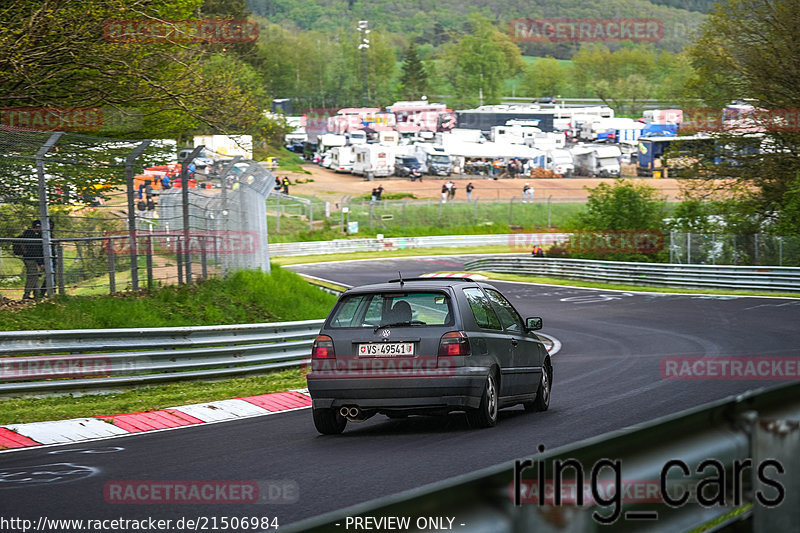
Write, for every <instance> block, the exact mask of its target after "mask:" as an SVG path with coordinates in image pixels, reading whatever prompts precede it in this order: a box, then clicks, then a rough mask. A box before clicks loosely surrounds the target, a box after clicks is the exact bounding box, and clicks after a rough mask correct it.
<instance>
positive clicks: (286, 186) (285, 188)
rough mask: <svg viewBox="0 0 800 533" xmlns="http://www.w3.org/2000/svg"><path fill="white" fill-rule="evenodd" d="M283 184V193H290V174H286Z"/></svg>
mask: <svg viewBox="0 0 800 533" xmlns="http://www.w3.org/2000/svg"><path fill="white" fill-rule="evenodd" d="M281 184H282V185H283V194H289V185H290V183H289V176H284V177H283V182H281Z"/></svg>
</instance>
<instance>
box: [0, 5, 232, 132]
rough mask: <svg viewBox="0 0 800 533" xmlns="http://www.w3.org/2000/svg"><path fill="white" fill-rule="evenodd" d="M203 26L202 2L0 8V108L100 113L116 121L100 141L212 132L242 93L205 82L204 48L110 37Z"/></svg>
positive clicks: (225, 85) (217, 81)
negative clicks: (180, 130) (150, 27)
mask: <svg viewBox="0 0 800 533" xmlns="http://www.w3.org/2000/svg"><path fill="white" fill-rule="evenodd" d="M201 16H203V14H202V0H86V1H85V2H73V1H71V0H39V1H29V2H12V3H10V4H9V5H8V6H6V7H3V8H0V24H2V27H3V31H2V33H0V106H2V107H51V108H64V107H80V108H83V107H88V108H95V107H97V108H102V109H103V111H104V113H108V115H109V116H110V117H113V118H114V120H112V121H111V122H112V123H113V124H112V125H113V127H112V128H110V130H111V131H106V130H101V131H100V132H99V133H101V134H104V133H107V134H114V135H126V136H130V137H147V136H160V135H162V134H163V133H164V130H162V129H161V125H165V126H166V129H167V130H169V129H170V126H169V125H168V124H169V123H170V121H171V120H172V119H176V117H178V116H180V118H178V121H179V122H181V123H184V124H188V123H198V124H199V123H204V122H205V123H209V124H212V123H213V122H214V120H215V118H216V117H218V116H219V115H220V114H221V113H222V112H224V110H225V109H227V108H228V107H229V106H230V108H231V110H232V112H234V113H235V109H236V108H237V107H239V106H240V104H241V102H239V101H237V100H238V99H240V98H241V97H242V93H241V92H238V91H237V90H236V86H235V84H230V83H227V82H226V80H224V79H214V78H213V77H209V76H207V75H204V70H203V66H204V59H205V58H206V56H207V55H209V53H210V50H209V48H208V47H206V46H204V45H203V44H201V43H190V44H187V43H180V42H175V41H174V40H173V41H170V40H168V39H165V40H163V41H159V42H136V41H133V42H130V41H129V42H114V41H113V39H109V38H108V37H107V35H106V33H105V31H106V30H107V29H108V28H109V21H114V20H120V19H134V20H140V21H141V20H149V21H170V20H182V19H188V18H199V17H201ZM215 46H216V45H215ZM212 109H213V110H214V114H213V115H209V114H208V111H210V110H212ZM154 117H157V118H154ZM118 118H120V119H121V120H116V119H118ZM229 122H230V121H229Z"/></svg>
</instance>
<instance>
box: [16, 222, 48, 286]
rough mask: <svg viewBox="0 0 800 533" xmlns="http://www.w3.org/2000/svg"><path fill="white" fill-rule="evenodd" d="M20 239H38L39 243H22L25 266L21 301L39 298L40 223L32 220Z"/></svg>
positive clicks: (40, 267) (42, 265)
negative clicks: (23, 291)
mask: <svg viewBox="0 0 800 533" xmlns="http://www.w3.org/2000/svg"><path fill="white" fill-rule="evenodd" d="M18 238H20V239H40V240H39V242H38V243H37V242H30V241H26V242H22V243H21V246H22V250H21V251H22V262H23V263H24V264H25V293H24V294H23V295H22V299H23V300H32V299H34V298H37V297H38V296H39V277H40V276H41V273H42V270H43V269H44V250H43V249H42V241H41V238H42V223H41V222H40V221H39V220H34V221H33V223H32V224H31V227H30V228H28V229H26V230H25V231H23V232H22V233H21V234H20V235H19V237H18Z"/></svg>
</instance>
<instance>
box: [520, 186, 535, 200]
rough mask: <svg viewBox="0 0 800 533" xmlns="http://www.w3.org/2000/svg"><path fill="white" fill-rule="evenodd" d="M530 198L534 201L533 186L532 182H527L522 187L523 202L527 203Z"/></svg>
mask: <svg viewBox="0 0 800 533" xmlns="http://www.w3.org/2000/svg"><path fill="white" fill-rule="evenodd" d="M528 200H530V201H531V203H533V187H531V184H530V183H527V182H526V183H525V185H524V186H523V187H522V203H523V204H524V203H527V202H528Z"/></svg>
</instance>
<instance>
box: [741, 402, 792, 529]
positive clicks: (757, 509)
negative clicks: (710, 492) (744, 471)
mask: <svg viewBox="0 0 800 533" xmlns="http://www.w3.org/2000/svg"><path fill="white" fill-rule="evenodd" d="M746 414H747V415H750V416H748V417H746V419H747V421H748V422H750V424H749V426H750V439H751V444H750V445H751V450H752V454H751V455H752V461H753V466H752V469H751V472H752V480H753V490H754V492H755V494H756V498H758V495H759V494H760V495H761V497H762V498H764V499H765V500H766V501H767V502H769V501H778V499H779V498H780V503H778V504H777V505H764V502H763V501H758V500H756V501H754V502H753V532H754V533H771V532H773V531H791V530H794V529H796V528H797V524H800V506H798V505H796V504H793V503H791V502H790V500H792V501H795V502H796V495H797V494H800V475H798V474H800V421H798V420H787V419H785V418H784V419H773V420H764V419H758V418H757V417H756V414H755V413H746ZM776 467H780V468H782V470H783V471H782V472H777V471H776ZM762 469H763V470H762ZM764 477H768V478H769V479H771V480H772V481H771V482H770V486H768V485H767V484H766V483H764V481H763V479H764ZM775 479H780V483H781V485H783V494H782V497H780V496H781V495H780V494H779V493H778V492H777V490H776V488H775V485H774V480H775ZM792 495H794V496H792Z"/></svg>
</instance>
